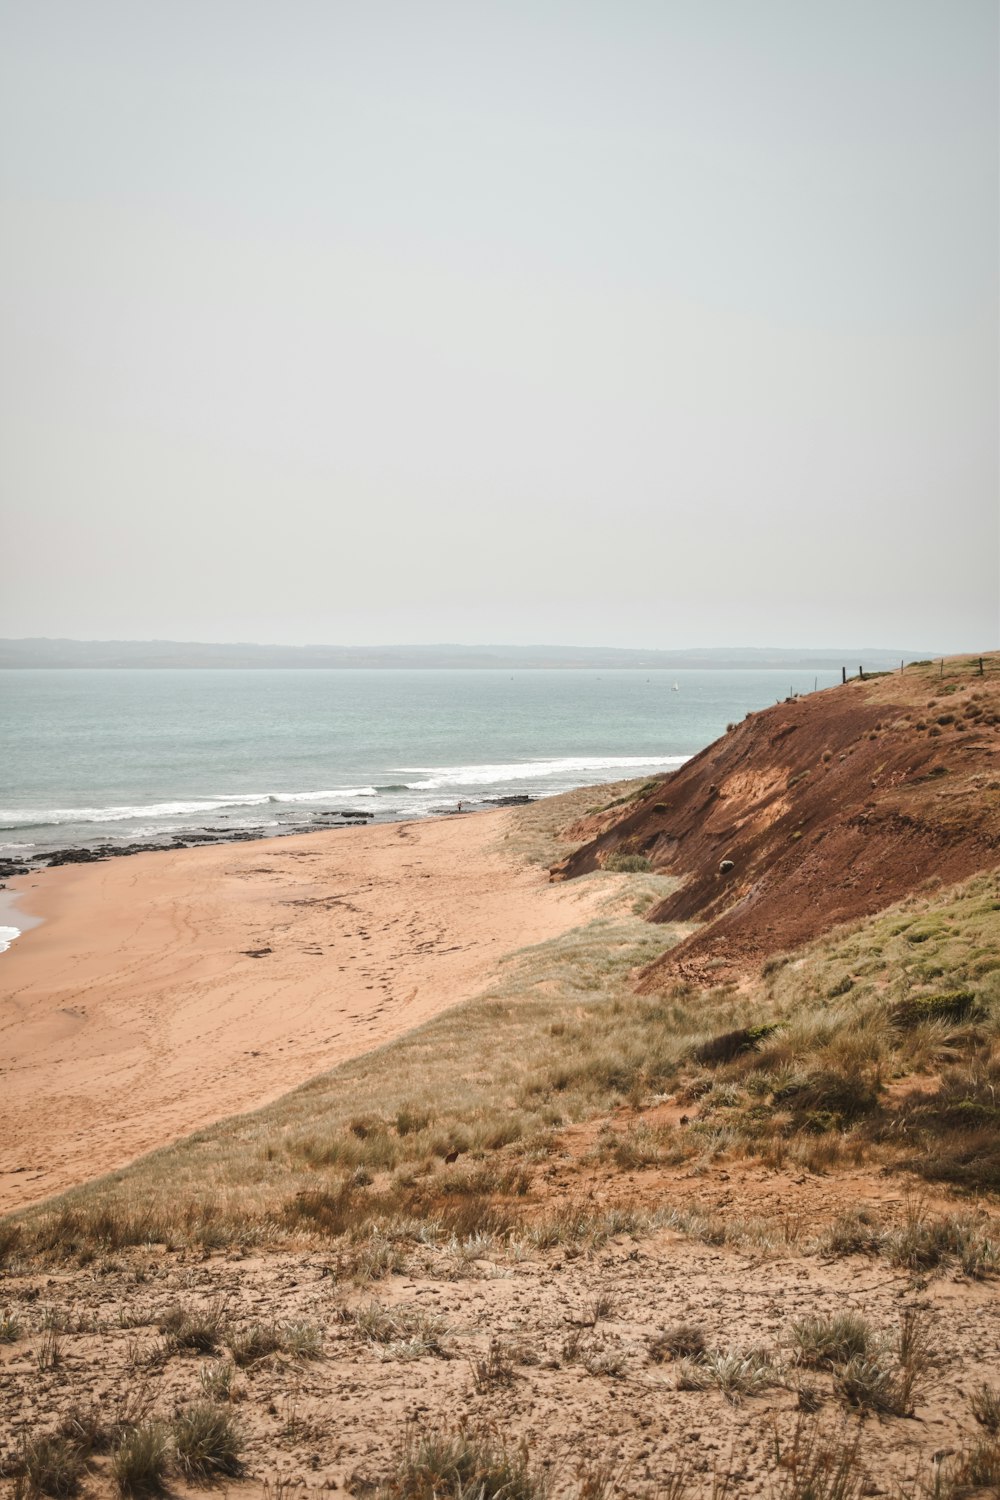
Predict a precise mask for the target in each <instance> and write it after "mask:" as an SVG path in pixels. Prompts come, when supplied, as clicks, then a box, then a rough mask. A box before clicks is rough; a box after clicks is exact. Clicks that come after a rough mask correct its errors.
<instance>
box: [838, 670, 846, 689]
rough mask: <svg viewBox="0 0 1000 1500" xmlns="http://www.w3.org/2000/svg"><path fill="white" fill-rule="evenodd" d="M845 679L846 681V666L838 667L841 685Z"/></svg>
mask: <svg viewBox="0 0 1000 1500" xmlns="http://www.w3.org/2000/svg"><path fill="white" fill-rule="evenodd" d="M846 681H847V668H846V667H841V669H840V682H841V686H843V684H844V683H845V682H846Z"/></svg>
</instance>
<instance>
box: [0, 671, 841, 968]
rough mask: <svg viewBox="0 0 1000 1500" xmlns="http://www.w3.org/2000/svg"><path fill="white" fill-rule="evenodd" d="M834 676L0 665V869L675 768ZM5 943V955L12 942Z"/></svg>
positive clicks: (434, 807) (406, 812) (539, 792)
mask: <svg viewBox="0 0 1000 1500" xmlns="http://www.w3.org/2000/svg"><path fill="white" fill-rule="evenodd" d="M835 680H836V678H835V674H833V673H825V674H823V673H821V674H820V675H819V677H818V678H817V676H816V674H815V673H813V672H789V671H787V670H784V671H694V670H689V671H676V672H662V671H661V672H658V671H645V670H640V671H613V670H607V669H605V670H602V671H566V670H563V671H557V670H553V671H542V670H526V669H523V670H520V671H513V672H511V671H500V670H488V671H484V670H455V669H450V670H446V669H442V670H399V671H396V670H374V669H373V670H346V669H341V670H333V669H331V670H323V669H319V670H295V669H280V670H272V669H259V670H258V669H250V670H231V669H219V670H206V669H200V670H189V669H161V670H132V669H78V670H56V669H52V670H25V671H0V855H3V856H4V857H5V858H8V859H10V858H18V857H26V858H28V859H39V858H41V857H43V856H44V855H45V853H46V852H47V851H52V850H54V849H64V848H67V847H95V846H97V845H107V846H110V847H111V848H114V847H119V846H122V845H125V844H129V843H136V842H144V843H159V842H163V843H168V842H170V841H171V840H173V839H176V838H178V837H181V838H183V837H188V836H193V835H198V834H209V835H212V836H216V837H220V838H221V837H233V836H239V835H240V834H247V833H252V832H259V833H262V834H281V833H292V832H300V831H303V830H304V829H308V828H314V827H317V826H325V825H326V824H327V823H329V822H330V821H331V819H330V817H329V815H330V814H334V815H336V817H335V819H334V821H336V818H339V816H340V815H341V814H344V813H346V814H360V813H361V812H368V813H372V814H374V815H375V817H376V819H377V820H379V821H383V820H387V819H402V818H423V817H429V816H433V815H435V814H440V813H445V812H452V811H454V810H455V809H456V808H457V806H458V803H459V802H461V803H462V804H463V807H465V808H479V807H487V806H489V805H491V803H492V802H493V801H495V800H496V799H498V798H502V797H507V796H518V795H526V796H530V797H539V796H546V795H548V794H550V793H554V792H562V791H567V790H569V789H570V788H573V787H577V786H585V785H589V784H594V783H600V782H608V781H617V780H620V779H622V778H624V777H632V776H647V775H653V774H656V773H658V772H664V771H669V770H671V769H672V768H674V767H676V766H678V765H680V764H681V763H682V762H683V761H684V760H685V759H686V758H687V757H688V756H690V755H693V754H694V753H695V752H696V751H698V750H700V749H702V748H703V747H704V746H705V745H707V744H709V743H710V742H711V741H712V740H713V739H715V738H716V737H717V736H718V735H719V734H721V733H722V732H723V731H724V730H725V728H726V725H727V724H728V723H731V722H733V721H734V720H739V719H742V718H743V717H744V715H745V714H747V713H748V712H750V711H752V710H755V709H759V708H763V707H765V706H767V705H768V704H772V703H774V702H775V701H776V700H777V699H781V698H784V697H786V696H787V695H788V694H789V693H805V692H811V691H812V690H813V688H814V686H816V685H818V686H819V687H821V688H822V687H826V686H830V685H832V684H833V683H834V681H835ZM4 941H5V938H4V934H3V933H2V932H0V943H2V942H4Z"/></svg>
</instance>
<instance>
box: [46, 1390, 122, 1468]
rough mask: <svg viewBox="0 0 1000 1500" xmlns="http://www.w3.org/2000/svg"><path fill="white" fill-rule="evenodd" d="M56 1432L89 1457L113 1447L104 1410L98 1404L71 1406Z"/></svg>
mask: <svg viewBox="0 0 1000 1500" xmlns="http://www.w3.org/2000/svg"><path fill="white" fill-rule="evenodd" d="M56 1432H57V1434H58V1436H59V1437H63V1438H65V1439H66V1440H67V1442H70V1443H72V1444H73V1446H74V1447H75V1448H77V1449H78V1450H79V1451H80V1452H81V1453H82V1454H84V1455H85V1456H87V1457H89V1456H90V1454H91V1453H103V1452H104V1451H105V1449H107V1448H108V1447H110V1445H111V1432H110V1430H109V1428H108V1426H107V1423H106V1422H105V1419H104V1413H103V1410H102V1408H101V1407H100V1406H98V1405H97V1404H96V1403H94V1404H92V1405H90V1406H81V1405H80V1404H79V1403H76V1404H75V1405H73V1406H71V1407H70V1408H69V1410H68V1411H66V1412H64V1414H63V1416H62V1417H61V1419H60V1421H59V1426H58V1427H57V1429H56Z"/></svg>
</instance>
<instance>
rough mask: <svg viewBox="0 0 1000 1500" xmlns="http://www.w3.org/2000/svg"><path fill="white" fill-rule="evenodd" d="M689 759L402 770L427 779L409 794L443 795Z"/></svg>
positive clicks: (620, 758)
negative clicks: (456, 789) (471, 788)
mask: <svg viewBox="0 0 1000 1500" xmlns="http://www.w3.org/2000/svg"><path fill="white" fill-rule="evenodd" d="M687 759H688V756H686V755H652V756H645V755H578V756H563V757H561V758H559V759H554V760H531V761H514V762H510V763H506V764H498V765H480V766H476V765H473V766H400V767H397V770H398V771H399V772H400V773H401V774H403V775H418V776H427V777H429V778H430V779H429V780H427V781H409V782H407V783H406V786H407V790H408V791H412V792H416V791H421V792H432V791H439V790H441V789H442V788H443V787H462V786H489V785H493V784H496V783H503V782H507V781H541V780H545V779H548V778H550V777H553V776H573V775H575V774H576V773H577V772H580V771H623V772H626V773H627V772H630V771H631V772H635V771H640V770H650V771H652V770H660V771H663V770H673V769H675V768H676V767H677V766H682V765H683V764H684V762H685V761H686V760H687Z"/></svg>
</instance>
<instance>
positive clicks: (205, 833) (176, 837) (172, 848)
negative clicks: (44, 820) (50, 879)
mask: <svg viewBox="0 0 1000 1500" xmlns="http://www.w3.org/2000/svg"><path fill="white" fill-rule="evenodd" d="M538 800H539V799H538V797H537V796H533V795H528V794H523V793H516V794H511V795H509V796H503V797H485V798H482V799H472V798H468V797H463V798H462V799H461V800H460V801H459V802H458V805H457V806H456V807H441V808H437V809H435V810H432V811H431V812H429V813H427V814H426V815H423V816H420V817H414V815H413V814H411V813H399V814H395V815H394V814H392V813H382V814H381V815H379V814H377V813H369V812H364V811H362V810H360V809H359V810H357V811H353V810H352V811H351V812H350V813H347V812H343V813H320V814H318V815H317V816H316V818H315V819H314V821H313V822H312V823H311V824H306V825H295V826H292V827H289V828H287V829H285V830H284V831H279V830H278V829H277V828H275V827H274V826H273V825H272V826H268V825H265V824H259V825H256V826H254V827H251V828H234V829H232V830H229V829H201V828H198V827H192V828H191V829H190V830H188V831H175V832H168V831H167V830H166V829H165V830H164V832H163V834H162V835H161V837H160V839H159V840H148V841H145V842H138V841H137V842H134V843H123V844H118V845H115V844H109V843H100V842H81V841H78V842H76V843H70V844H66V845H63V846H60V847H57V848H53V849H45V850H42V851H41V852H40V853H38V854H28V853H24V854H17V853H7V854H3V855H0V882H4V881H7V880H16V879H18V878H20V877H22V876H24V875H34V874H37V873H39V872H41V871H43V870H55V869H59V868H61V867H62V866H64V865H91V864H101V863H103V862H104V861H105V860H108V859H125V858H132V857H134V856H135V855H137V854H166V853H173V852H176V851H177V850H180V849H207V848H215V847H217V846H219V845H220V844H256V843H261V842H263V841H266V840H268V839H287V838H301V837H305V836H306V835H308V834H311V833H335V832H336V831H337V830H338V829H342V828H374V827H383V826H384V825H386V824H395V823H413V822H419V823H426V822H433V821H434V820H435V819H438V818H451V817H459V816H461V817H466V816H470V815H471V814H473V813H485V812H495V811H497V810H498V809H500V808H505V807H526V806H527V805H528V804H529V803H531V802H537V801H538ZM6 847H7V849H8V850H10V849H12V848H13V847H14V846H12V845H11V844H9V843H8V844H7V846H6ZM3 892H4V885H3V884H2V883H0V900H2V897H3ZM0 915H2V911H0ZM0 951H2V950H0Z"/></svg>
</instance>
